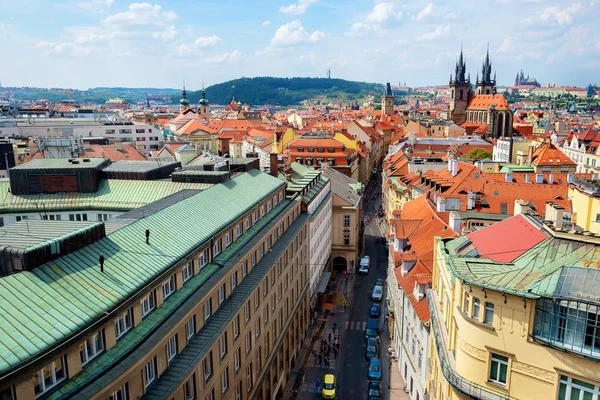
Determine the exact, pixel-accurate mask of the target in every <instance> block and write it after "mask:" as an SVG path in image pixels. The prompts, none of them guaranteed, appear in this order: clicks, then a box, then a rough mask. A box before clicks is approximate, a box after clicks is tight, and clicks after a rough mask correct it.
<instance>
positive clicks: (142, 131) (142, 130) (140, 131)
mask: <svg viewBox="0 0 600 400" xmlns="http://www.w3.org/2000/svg"><path fill="white" fill-rule="evenodd" d="M135 133H146V130H145V129H136V130H135Z"/></svg>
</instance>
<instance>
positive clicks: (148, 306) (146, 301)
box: [140, 290, 156, 318]
mask: <svg viewBox="0 0 600 400" xmlns="http://www.w3.org/2000/svg"><path fill="white" fill-rule="evenodd" d="M140 304H141V306H142V318H144V317H145V316H146V315H148V314H149V313H150V311H152V310H154V309H155V308H156V296H155V294H154V290H153V291H151V292H150V293H149V294H148V295H147V296H146V297H144V298H143V299H142V300H140Z"/></svg>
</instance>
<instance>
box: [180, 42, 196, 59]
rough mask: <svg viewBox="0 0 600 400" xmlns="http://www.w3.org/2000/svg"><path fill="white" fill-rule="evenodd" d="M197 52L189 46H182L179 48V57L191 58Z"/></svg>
mask: <svg viewBox="0 0 600 400" xmlns="http://www.w3.org/2000/svg"><path fill="white" fill-rule="evenodd" d="M195 52H196V50H195V49H194V48H192V47H191V46H190V45H187V44H180V45H179V46H177V55H178V56H180V57H186V56H191V55H192V54H194V53H195Z"/></svg>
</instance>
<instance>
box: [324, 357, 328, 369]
mask: <svg viewBox="0 0 600 400" xmlns="http://www.w3.org/2000/svg"><path fill="white" fill-rule="evenodd" d="M325 368H326V369H329V359H327V358H326V359H325Z"/></svg>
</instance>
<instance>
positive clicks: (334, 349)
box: [333, 347, 338, 358]
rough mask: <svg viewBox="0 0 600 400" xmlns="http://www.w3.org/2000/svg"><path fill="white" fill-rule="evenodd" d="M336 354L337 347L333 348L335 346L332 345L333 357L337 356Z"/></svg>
mask: <svg viewBox="0 0 600 400" xmlns="http://www.w3.org/2000/svg"><path fill="white" fill-rule="evenodd" d="M337 355H338V351H337V348H335V347H334V348H333V357H334V358H337Z"/></svg>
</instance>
